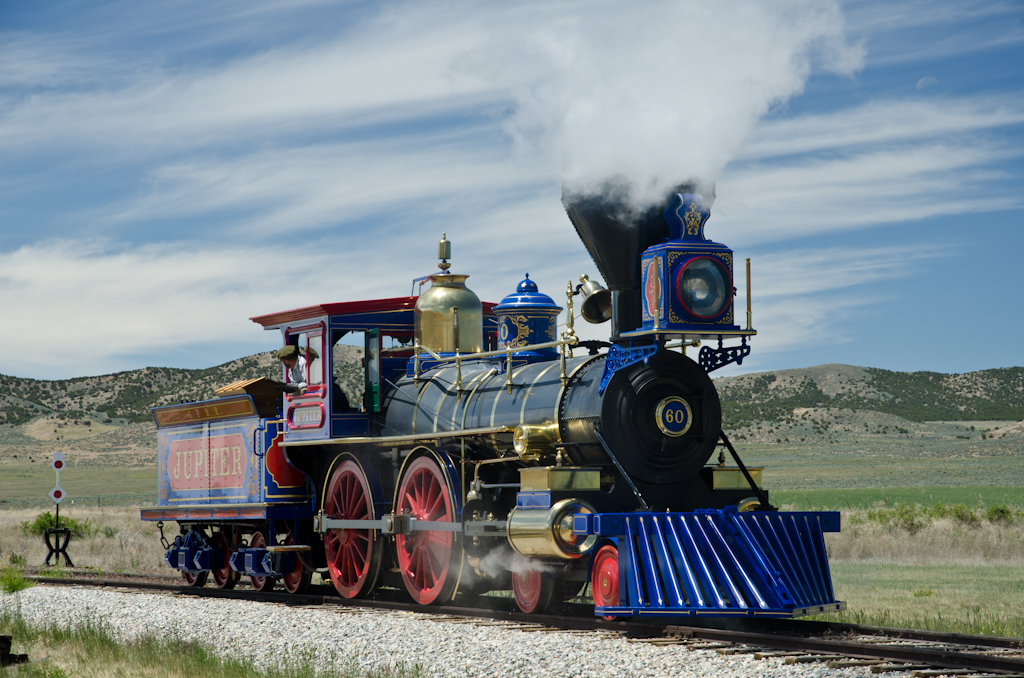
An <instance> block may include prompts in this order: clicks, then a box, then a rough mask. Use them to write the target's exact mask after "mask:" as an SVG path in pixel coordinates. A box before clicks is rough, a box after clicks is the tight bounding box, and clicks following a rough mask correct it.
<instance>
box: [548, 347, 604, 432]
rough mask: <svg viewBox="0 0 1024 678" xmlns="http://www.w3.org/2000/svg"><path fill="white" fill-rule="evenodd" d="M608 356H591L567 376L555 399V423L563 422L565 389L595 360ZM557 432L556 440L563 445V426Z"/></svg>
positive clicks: (553, 417) (553, 418) (600, 354)
mask: <svg viewBox="0 0 1024 678" xmlns="http://www.w3.org/2000/svg"><path fill="white" fill-rule="evenodd" d="M606 356H607V354H605V353H599V354H598V355H592V356H589V359H587V360H583V361H581V362H580V364H579V365H577V366H576V367H574V368H573V369H572V370H571V371H570V372H569V373H568V374H567V375H566V377H565V380H564V381H563V382H562V386H561V388H559V389H558V396H557V397H555V409H554V414H553V416H552V419H551V421H554V422H560V421H561V419H560V418H559V417H560V415H561V412H559V410H560V409H561V407H562V400H563V398H564V396H565V389H566V387H567V386H568V385H569V382H571V381H572V379H573V377H575V376H576V373H577V372H579V371H580V370H582V369H583V368H584V367H586V366H587V365H589V364H590V363H592V362H594V361H595V360H597V359H598V358H605V357H606ZM557 430H558V435H557V437H556V440H557V441H558V442H559V443H562V442H564V441H563V440H562V426H561V425H559V426H558V429H557Z"/></svg>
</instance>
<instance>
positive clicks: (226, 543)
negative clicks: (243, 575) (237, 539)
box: [210, 530, 239, 589]
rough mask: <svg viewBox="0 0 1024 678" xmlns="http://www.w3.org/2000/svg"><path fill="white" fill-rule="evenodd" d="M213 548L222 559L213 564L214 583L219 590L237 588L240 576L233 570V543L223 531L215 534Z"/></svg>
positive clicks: (211, 571)
mask: <svg viewBox="0 0 1024 678" xmlns="http://www.w3.org/2000/svg"><path fill="white" fill-rule="evenodd" d="M213 548H214V549H216V550H218V551H220V559H218V560H217V562H215V563H213V569H212V570H210V573H211V574H212V575H213V583H214V584H216V586H217V588H219V589H233V588H235V584H237V583H238V579H239V574H238V573H237V572H235V571H234V570H232V569H231V541H230V540H229V539H228V535H227V534H226V533H225V532H224V531H223V530H220V531H218V532H215V533H214V535H213Z"/></svg>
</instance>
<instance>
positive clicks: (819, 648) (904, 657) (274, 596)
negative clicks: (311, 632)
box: [32, 575, 1024, 678]
mask: <svg viewBox="0 0 1024 678" xmlns="http://www.w3.org/2000/svg"><path fill="white" fill-rule="evenodd" d="M118 576H119V577H120V576H121V575H118ZM32 578H33V579H35V580H36V581H37V582H38V583H40V584H46V585H51V586H81V587H101V588H113V589H120V590H130V591H135V592H144V591H153V592H163V593H173V594H177V595H184V596H196V597H205V598H220V599H238V600H253V601H259V602H266V603H276V604H283V605H289V606H302V607H312V606H334V607H346V608H368V609H377V610H394V611H403V612H415V613H417V614H418V616H419V617H420V618H422V619H424V620H429V621H443V622H450V623H466V624H479V625H488V626H501V627H505V628H508V629H515V630H519V631H529V632H538V633H556V632H562V633H565V632H568V633H597V634H604V635H614V636H617V637H624V638H625V639H626V640H627V641H628V642H633V643H649V644H652V645H675V646H680V647H681V648H684V649H690V650H715V651H717V652H718V653H720V654H723V655H737V654H749V655H753V657H754V658H755V659H766V658H772V657H774V658H781V659H782V660H783V661H784V662H785V663H788V664H803V663H812V662H814V663H821V664H823V665H825V666H827V667H829V668H844V667H854V666H856V667H865V668H868V669H869V670H870V671H871V672H872V673H880V674H881V673H886V674H889V675H901V674H902V675H904V676H911V677H912V678H917V677H919V676H921V677H924V676H940V675H956V676H969V677H972V678H982V676H1002V677H1006V676H1017V677H1019V678H1024V639H1018V638H999V637H990V636H969V635H964V634H955V633H938V632H932V631H917V630H909V629H889V628H882V627H872V626H861V625H854V624H836V623H823V622H815V621H802V620H793V621H789V620H785V621H780V620H760V619H745V618H737V619H732V620H729V622H730V623H729V624H728V626H726V625H725V624H724V623H723V622H721V621H720V620H697V621H696V622H694V623H693V624H689V623H687V624H683V623H679V621H678V619H674V620H672V621H671V623H669V622H667V621H666V622H665V623H657V622H652V621H649V620H644V621H632V620H627V621H618V620H616V621H610V620H605V619H600V618H595V617H594V616H593V607H592V606H590V605H584V604H575V605H574V604H567V605H566V606H565V609H564V610H563V612H564V614H562V615H558V616H555V615H534V614H524V613H522V612H519V611H518V610H516V609H514V605H513V603H512V601H511V599H505V598H491V597H481V598H480V599H479V601H478V602H480V603H481V604H487V605H488V607H462V606H455V605H445V606H429V607H427V606H421V605H414V604H411V603H409V602H406V601H404V600H401V592H399V591H395V592H394V595H393V596H392V595H391V594H390V592H389V591H386V590H385V591H381V592H380V595H378V597H376V598H374V599H361V600H346V599H343V598H339V597H338V596H336V595H334V594H333V589H332V588H330V587H328V586H320V587H315V586H314V587H311V590H310V592H307V593H305V594H300V595H293V594H288V593H276V592H272V591H271V592H262V593H261V592H256V591H254V590H251V589H246V588H241V589H236V590H224V589H217V588H204V587H192V586H181V585H179V584H176V583H171V582H166V583H163V582H154V581H140V580H139V578H138V577H131V578H120V579H107V578H99V579H98V578H69V577H49V576H34V577H32Z"/></svg>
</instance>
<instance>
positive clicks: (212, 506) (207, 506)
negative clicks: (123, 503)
mask: <svg viewBox="0 0 1024 678" xmlns="http://www.w3.org/2000/svg"><path fill="white" fill-rule="evenodd" d="M188 499H191V500H192V501H195V500H196V498H195V497H189V498H188ZM182 501H186V500H182ZM305 503H306V502H304V501H294V502H286V501H264V502H258V503H251V504H196V505H195V506H184V505H182V506H140V507H139V510H140V511H167V510H174V511H180V510H181V509H236V508H237V509H247V508H267V507H268V506H301V505H302V504H305Z"/></svg>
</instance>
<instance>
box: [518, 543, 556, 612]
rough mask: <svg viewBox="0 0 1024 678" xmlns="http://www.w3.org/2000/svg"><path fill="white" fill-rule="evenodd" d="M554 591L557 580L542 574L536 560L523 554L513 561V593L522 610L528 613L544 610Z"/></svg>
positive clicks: (549, 602)
mask: <svg viewBox="0 0 1024 678" xmlns="http://www.w3.org/2000/svg"><path fill="white" fill-rule="evenodd" d="M554 591H555V580H554V579H552V578H551V577H545V576H543V575H541V572H540V569H539V567H538V563H537V562H536V561H533V560H530V559H529V558H523V557H521V556H519V557H516V558H515V559H514V560H513V561H512V594H513V595H514V596H515V599H516V605H517V606H518V607H519V609H520V610H522V611H523V612H525V613H527V614H530V613H533V612H536V613H538V614H540V613H542V612H544V611H545V610H547V609H548V606H549V605H550V604H551V600H552V597H553V596H552V594H553V593H554Z"/></svg>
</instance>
